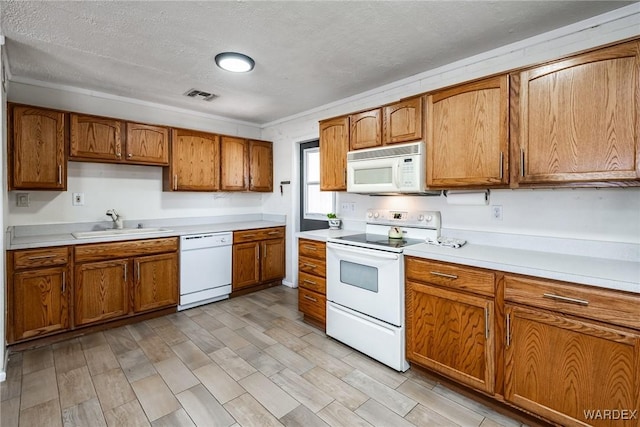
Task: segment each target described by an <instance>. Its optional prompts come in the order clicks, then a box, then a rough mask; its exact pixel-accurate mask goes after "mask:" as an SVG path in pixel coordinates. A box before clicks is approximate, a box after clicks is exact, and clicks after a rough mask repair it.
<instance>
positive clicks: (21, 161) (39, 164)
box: [9, 105, 67, 190]
mask: <svg viewBox="0 0 640 427" xmlns="http://www.w3.org/2000/svg"><path fill="white" fill-rule="evenodd" d="M11 117H12V120H11V124H12V128H11V132H10V134H9V135H10V138H9V159H10V160H9V167H10V174H9V190H66V189H67V160H66V156H65V138H66V133H65V132H66V126H65V114H64V113H61V112H59V111H53V110H47V109H44V108H33V107H24V106H17V105H16V106H12V108H11Z"/></svg>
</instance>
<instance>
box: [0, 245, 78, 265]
mask: <svg viewBox="0 0 640 427" xmlns="http://www.w3.org/2000/svg"><path fill="white" fill-rule="evenodd" d="M67 262H69V250H68V248H67V246H62V247H54V248H42V249H28V250H23V251H14V252H13V268H14V269H16V270H18V269H21V268H33V267H49V266H53V265H63V264H66V263H67Z"/></svg>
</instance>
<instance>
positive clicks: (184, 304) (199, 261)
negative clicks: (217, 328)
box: [178, 233, 233, 310]
mask: <svg viewBox="0 0 640 427" xmlns="http://www.w3.org/2000/svg"><path fill="white" fill-rule="evenodd" d="M232 242H233V236H232V233H203V234H190V235H186V236H182V237H180V305H178V310H186V309H188V308H191V307H196V306H198V305H203V304H208V303H210V302H215V301H220V300H222V299H225V298H229V294H230V293H231V244H232Z"/></svg>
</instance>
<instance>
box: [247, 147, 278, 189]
mask: <svg viewBox="0 0 640 427" xmlns="http://www.w3.org/2000/svg"><path fill="white" fill-rule="evenodd" d="M249 191H263V192H272V191H273V144H272V143H271V142H268V141H256V140H250V141H249Z"/></svg>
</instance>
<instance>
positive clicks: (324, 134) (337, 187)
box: [320, 116, 349, 191]
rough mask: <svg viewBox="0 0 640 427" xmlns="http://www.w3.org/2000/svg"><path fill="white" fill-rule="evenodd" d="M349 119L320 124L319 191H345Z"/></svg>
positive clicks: (342, 118) (326, 121)
mask: <svg viewBox="0 0 640 427" xmlns="http://www.w3.org/2000/svg"><path fill="white" fill-rule="evenodd" d="M348 151H349V117H348V116H345V117H338V118H336V119H330V120H325V121H322V122H320V190H322V191H346V190H347V152H348Z"/></svg>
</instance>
